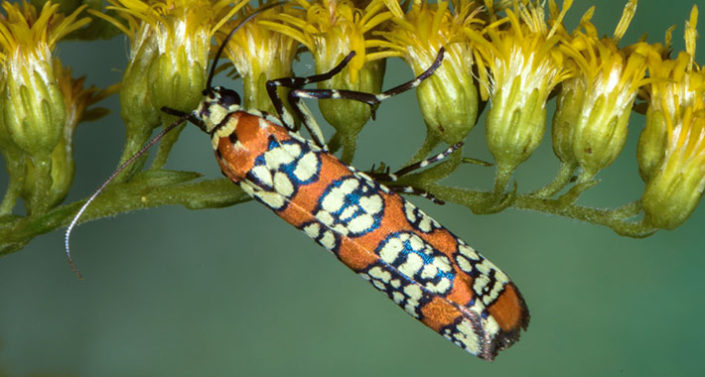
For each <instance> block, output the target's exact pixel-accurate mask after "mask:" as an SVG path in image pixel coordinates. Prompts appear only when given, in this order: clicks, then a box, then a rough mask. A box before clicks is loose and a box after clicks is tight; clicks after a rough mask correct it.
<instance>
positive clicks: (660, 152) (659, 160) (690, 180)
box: [638, 6, 705, 229]
mask: <svg viewBox="0 0 705 377" xmlns="http://www.w3.org/2000/svg"><path fill="white" fill-rule="evenodd" d="M697 17H698V10H697V7H696V6H693V10H692V12H691V14H690V20H689V21H688V22H687V23H686V32H685V41H686V51H685V52H681V53H680V54H679V55H678V57H677V58H676V59H675V60H668V59H664V58H662V57H661V55H660V54H658V53H654V54H652V55H651V56H650V61H649V72H650V75H651V85H650V86H649V87H648V89H647V94H648V98H649V108H648V110H647V113H646V127H645V128H644V131H643V132H642V134H641V137H640V140H639V148H638V161H639V168H640V172H641V175H642V177H643V178H644V180H645V181H646V188H645V191H644V195H643V196H642V204H643V206H644V211H645V213H646V216H645V219H644V220H645V222H646V223H647V224H649V225H650V226H653V227H658V228H664V229H673V228H675V227H677V226H679V225H680V224H682V223H683V222H684V221H685V220H686V219H687V218H688V217H689V216H690V214H691V213H692V212H693V211H694V210H695V208H696V206H697V204H698V202H699V201H700V198H701V197H702V194H703V190H704V189H705V69H703V67H701V66H698V64H696V63H695V61H694V57H695V38H696V35H697V31H696V26H697ZM667 40H670V38H668V37H667ZM669 47H670V46H668V43H667V46H666V48H667V49H668V48H669Z"/></svg>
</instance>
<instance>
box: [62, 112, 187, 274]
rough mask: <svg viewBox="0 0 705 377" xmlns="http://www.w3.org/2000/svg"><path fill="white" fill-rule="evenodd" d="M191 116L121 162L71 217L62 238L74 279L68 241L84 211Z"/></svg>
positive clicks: (183, 115)
mask: <svg viewBox="0 0 705 377" xmlns="http://www.w3.org/2000/svg"><path fill="white" fill-rule="evenodd" d="M190 116H191V114H189V113H182V115H181V117H180V118H179V119H177V120H176V121H174V123H172V124H170V125H168V126H167V127H166V128H164V129H163V130H162V131H161V132H159V133H158V134H157V135H156V136H155V137H153V138H152V139H151V140H150V141H149V142H147V144H145V145H144V146H143V147H142V148H141V149H140V150H139V151H137V153H135V154H133V155H132V156H131V157H130V158H128V159H127V161H125V162H123V163H122V164H120V166H118V167H117V169H115V171H114V172H113V173H112V174H111V175H110V177H108V179H106V180H105V181H104V182H103V183H102V184H101V185H100V187H98V189H97V190H95V192H93V194H92V195H91V196H90V197H89V198H88V200H86V202H85V203H83V206H81V209H79V210H78V212H77V213H76V215H75V216H74V217H73V219H72V220H71V223H70V224H69V226H68V228H66V235H65V236H64V246H65V248H66V258H67V259H68V262H69V266H71V270H72V271H73V273H74V274H76V277H78V278H79V279H83V276H82V275H81V272H80V271H79V270H78V267H76V263H74V261H73V258H72V257H71V247H70V245H69V240H70V239H71V232H73V228H75V227H76V224H78V220H79V219H80V218H81V216H82V215H83V213H84V212H86V209H88V206H90V204H91V203H92V202H93V201H94V200H95V199H96V198H97V197H98V196H99V195H100V194H101V193H102V192H103V190H105V188H106V187H107V186H108V185H109V184H110V182H112V181H113V180H114V179H115V177H117V176H118V174H120V172H122V171H123V170H125V169H126V168H127V167H128V166H130V165H131V164H132V163H133V162H135V160H136V159H137V158H139V157H140V156H142V155H143V154H145V153H147V151H148V150H149V148H151V147H152V146H153V145H154V144H156V143H157V142H158V141H159V140H161V138H162V137H164V135H166V134H167V133H168V132H169V131H171V130H173V129H174V128H176V126H178V125H180V124H181V123H183V122H185V121H186V120H188V119H189V117H190Z"/></svg>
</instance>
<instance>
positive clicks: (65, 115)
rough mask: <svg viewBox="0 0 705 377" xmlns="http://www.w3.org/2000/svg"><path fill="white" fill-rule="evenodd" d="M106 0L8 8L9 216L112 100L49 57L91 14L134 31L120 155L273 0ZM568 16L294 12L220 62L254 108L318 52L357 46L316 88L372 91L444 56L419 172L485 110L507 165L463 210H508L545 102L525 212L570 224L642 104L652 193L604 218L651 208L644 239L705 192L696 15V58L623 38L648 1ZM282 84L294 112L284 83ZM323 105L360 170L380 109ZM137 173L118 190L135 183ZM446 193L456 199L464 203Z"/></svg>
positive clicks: (642, 223) (45, 199)
mask: <svg viewBox="0 0 705 377" xmlns="http://www.w3.org/2000/svg"><path fill="white" fill-rule="evenodd" d="M108 3H109V4H108V6H107V7H106V9H105V11H99V10H96V9H91V10H90V11H87V12H86V11H84V7H79V8H77V9H75V10H74V11H73V12H71V13H70V14H69V15H68V16H63V15H61V14H59V13H57V8H58V6H57V5H56V4H52V3H51V2H47V3H46V4H45V5H44V7H43V8H42V9H41V10H39V11H38V10H37V9H36V8H35V7H34V6H32V5H30V4H29V3H26V2H24V1H23V2H22V3H20V4H14V3H10V2H6V1H4V2H3V3H2V7H3V8H4V11H5V16H4V17H1V18H0V66H1V69H2V71H1V74H2V76H1V78H0V83H1V87H0V89H1V93H2V97H1V98H0V112H1V114H2V117H1V118H0V149H1V151H2V153H3V155H4V157H5V160H6V162H7V167H8V171H9V172H10V178H11V179H10V186H9V188H8V190H7V192H6V194H5V198H4V199H3V202H2V205H1V206H0V216H1V215H7V214H10V213H12V211H13V208H14V207H15V204H16V202H17V201H18V199H19V198H23V199H24V201H25V204H26V207H27V213H28V214H35V213H44V212H47V211H48V210H50V209H51V208H53V207H54V206H56V205H57V204H58V203H59V202H60V201H61V200H62V199H63V197H64V196H65V195H66V192H67V190H68V188H69V187H70V183H71V178H72V175H73V160H72V157H71V138H72V134H73V130H74V128H75V125H76V123H78V122H79V121H80V120H82V119H84V118H85V116H84V115H85V111H86V108H87V107H88V106H90V105H92V104H93V103H95V102H96V101H97V100H99V99H101V98H103V97H104V96H105V95H107V94H108V93H110V92H111V91H110V90H109V91H107V92H103V91H99V90H97V89H95V88H91V89H87V90H86V89H83V81H81V80H75V79H72V78H71V77H70V71H69V70H68V69H66V68H63V67H62V66H61V63H60V62H59V61H58V60H56V59H55V58H54V57H53V56H52V50H53V48H54V46H55V45H56V43H57V42H58V41H59V40H60V39H62V38H64V37H66V36H67V35H69V34H71V33H76V32H80V30H81V29H82V28H84V27H85V25H86V24H88V23H89V22H90V19H89V17H88V16H89V15H90V16H93V17H94V18H95V21H96V22H98V21H101V22H107V23H109V24H110V25H113V26H114V27H115V28H116V29H118V30H120V31H121V32H123V33H124V34H125V35H127V36H128V38H129V55H130V56H129V57H130V59H129V64H128V66H127V68H126V69H125V72H124V75H123V79H122V82H121V83H120V100H121V114H122V117H123V119H124V122H125V126H126V130H127V144H126V146H125V149H124V152H123V156H122V159H123V160H126V159H127V158H129V157H130V156H131V155H132V154H134V152H135V151H137V150H138V149H139V148H140V147H141V146H142V145H143V144H144V143H145V141H146V140H147V139H148V138H149V136H150V135H151V133H152V131H153V130H154V128H155V127H158V126H159V125H160V124H162V123H164V122H169V121H171V120H173V116H172V115H168V114H165V113H164V112H162V111H161V108H162V107H163V106H168V107H169V108H172V109H178V110H181V111H184V112H188V111H190V110H192V109H193V108H195V107H196V105H197V104H198V102H199V101H200V100H201V98H202V90H203V89H204V88H205V87H206V84H207V83H206V81H207V77H208V72H209V67H210V63H211V60H212V58H213V53H214V52H215V50H216V49H217V47H218V45H219V44H220V43H222V41H223V40H224V39H225V36H226V35H227V34H228V32H229V31H231V30H233V28H234V27H235V26H236V25H239V24H240V21H241V20H242V19H244V18H245V17H247V16H248V15H249V14H251V13H252V12H254V11H255V10H256V9H258V8H259V7H261V6H264V5H273V4H274V2H272V1H267V2H260V3H259V4H258V5H256V6H255V5H253V4H250V2H249V1H248V0H152V1H147V0H109V1H108ZM571 5H572V0H564V1H563V2H562V4H560V6H559V4H557V3H556V1H555V0H548V3H547V4H546V1H536V0H521V1H520V0H505V1H493V0H439V1H435V2H427V1H421V0H412V1H408V2H400V1H397V0H290V1H283V2H282V3H281V4H277V5H276V6H273V7H272V8H271V9H269V10H267V11H265V12H263V13H261V14H258V16H257V17H256V18H254V19H252V20H250V21H249V22H248V23H247V24H246V25H244V26H243V27H242V28H240V29H238V31H237V33H235V34H234V35H233V36H232V38H231V39H230V40H229V42H228V44H227V45H226V46H225V49H224V55H225V56H227V57H228V58H229V59H230V60H231V63H232V67H234V69H235V70H236V71H237V75H238V76H239V77H241V78H242V80H243V86H244V95H243V98H244V105H245V106H246V107H252V108H257V109H261V110H265V111H269V112H273V111H274V108H273V106H272V103H271V101H270V99H269V97H268V94H267V92H266V90H265V83H266V82H267V81H268V80H272V79H275V78H280V77H288V76H292V75H293V70H292V64H293V62H294V60H295V59H296V58H297V57H298V56H299V55H300V54H302V53H305V52H308V53H310V54H311V56H312V57H313V62H314V64H315V68H314V70H315V73H323V72H327V71H329V70H330V69H331V68H332V67H334V66H336V65H338V64H339V63H340V62H341V61H342V60H343V59H344V58H345V57H346V56H348V55H349V54H350V53H351V52H355V56H354V57H353V58H352V59H351V60H350V62H349V64H348V65H347V66H346V67H345V68H344V69H343V70H342V72H340V73H339V74H337V75H335V76H334V77H333V78H332V79H330V80H326V81H322V82H319V83H317V84H316V85H318V88H319V89H328V88H334V89H344V90H348V91H358V92H366V93H379V92H380V91H381V89H382V81H383V77H384V73H385V61H386V59H388V58H394V57H399V58H401V59H403V60H404V61H405V62H406V63H407V64H408V65H409V66H410V68H411V70H412V71H413V72H414V73H415V74H417V75H418V74H420V73H421V72H423V71H424V70H426V69H427V68H428V67H429V66H430V65H431V64H432V62H433V61H434V59H435V58H436V56H437V54H438V51H439V50H440V49H441V48H442V47H443V48H444V49H445V51H446V54H445V58H444V60H443V61H442V63H441V66H440V67H439V68H438V69H437V70H436V71H435V72H434V74H433V75H432V76H431V77H430V78H429V79H427V80H426V81H424V82H423V83H422V84H421V85H420V86H419V88H418V89H417V99H418V106H419V108H420V110H421V113H422V116H423V119H424V122H425V124H426V127H427V137H426V140H425V142H424V143H423V146H422V148H421V150H420V151H419V153H417V154H416V156H414V157H413V158H412V161H417V160H419V159H421V158H423V157H425V156H427V155H428V154H429V153H430V152H431V151H432V149H433V148H434V146H436V145H437V144H439V143H445V144H455V143H458V142H462V141H465V140H466V139H467V137H468V134H469V133H470V132H471V130H473V128H474V127H475V124H476V123H477V120H478V118H479V115H480V113H481V112H482V111H484V110H485V109H486V121H485V131H486V141H487V145H488V147H489V150H490V152H491V153H492V155H493V157H494V159H495V161H494V162H495V165H496V169H497V172H496V178H495V182H494V189H493V190H491V191H488V192H472V195H470V194H469V196H468V198H464V200H463V201H461V200H456V201H461V202H463V203H469V202H472V201H473V200H475V202H473V203H472V205H470V204H467V205H468V206H469V207H471V208H473V210H476V211H477V212H482V211H485V212H489V211H493V210H499V209H502V208H504V207H506V206H511V205H512V203H513V200H514V199H515V195H516V193H512V192H507V187H508V186H509V184H510V182H511V179H512V177H513V174H514V172H515V170H516V169H517V168H519V167H520V165H521V164H522V163H523V162H524V161H526V160H527V159H528V158H530V156H531V155H532V153H533V152H534V150H535V149H536V148H537V147H538V145H539V144H540V143H541V142H542V141H543V139H544V134H545V133H546V129H547V124H546V123H547V117H548V114H547V104H548V103H549V101H551V100H552V98H554V97H555V99H556V102H555V103H556V112H555V114H554V115H553V118H552V122H551V123H552V129H551V136H552V144H553V150H554V152H555V154H556V156H557V157H558V159H559V160H560V162H561V164H562V167H561V170H560V172H559V174H558V175H557V176H556V178H555V179H554V181H553V182H551V183H550V184H548V185H547V186H545V187H544V188H542V189H540V190H538V191H535V192H533V193H530V194H526V195H525V196H524V197H523V199H522V200H523V201H522V203H523V204H522V206H523V207H522V208H534V209H537V210H540V211H545V212H550V213H555V214H559V215H566V216H573V217H576V218H583V219H587V220H588V221H589V219H590V216H587V215H586V216H582V217H581V216H578V215H576V214H579V213H580V211H581V207H578V206H575V204H574V202H575V200H576V199H577V197H578V196H579V195H580V194H581V193H582V192H583V191H584V190H587V189H589V187H591V186H592V185H594V184H596V182H598V181H597V178H596V177H597V176H598V175H599V173H600V171H601V170H603V169H605V168H607V167H608V166H609V165H610V164H612V163H613V162H614V161H615V159H616V158H617V157H618V156H619V155H620V154H621V153H622V149H623V147H624V145H625V140H626V139H627V135H628V133H629V131H628V129H629V128H630V127H629V124H630V120H632V122H631V123H634V121H633V118H632V117H631V115H632V112H633V111H634V109H635V108H640V109H644V112H645V114H646V125H645V127H644V129H643V131H642V133H641V137H640V141H639V149H638V153H637V159H638V162H639V168H640V174H641V176H642V178H643V180H644V182H645V191H644V194H643V197H642V198H641V199H640V200H639V201H637V202H636V203H637V204H636V205H635V206H633V208H636V209H637V210H636V211H634V212H633V213H630V214H629V216H625V214H624V213H621V214H620V215H619V216H621V217H615V218H614V219H612V220H614V221H612V220H610V221H611V222H610V221H607V222H605V225H608V226H612V227H613V228H615V227H616V226H615V225H614V224H616V223H618V222H619V221H621V219H625V218H626V219H628V218H629V217H633V216H636V215H639V214H641V215H642V219H641V220H638V221H637V224H638V229H639V230H638V231H635V232H634V234H646V233H649V232H651V231H653V230H655V229H657V228H665V229H672V228H674V227H677V226H678V225H680V224H681V223H682V222H683V221H685V220H686V219H687V217H688V216H689V215H690V214H691V213H692V212H693V210H694V209H695V207H696V206H697V204H698V203H699V201H700V199H701V197H702V194H703V190H704V189H705V115H704V114H705V70H704V69H703V68H702V66H700V65H698V63H697V62H696V61H695V47H696V43H695V42H696V36H697V30H696V25H697V17H698V12H697V7H695V6H693V10H692V13H691V15H690V18H689V19H688V21H687V23H686V32H685V40H686V51H683V52H680V53H677V54H675V58H673V57H671V56H670V50H671V45H670V41H671V34H670V33H671V32H670V31H669V32H668V33H667V38H666V41H665V43H664V44H649V43H647V42H646V41H645V40H641V41H637V42H636V43H633V44H625V43H624V42H623V40H622V39H623V37H624V35H625V32H626V30H627V28H628V27H629V24H630V22H631V20H632V19H633V18H634V17H635V15H637V13H636V12H637V0H626V4H625V7H624V11H623V14H622V17H621V19H620V21H619V22H618V24H617V25H616V27H615V28H614V31H613V32H612V33H611V35H608V36H603V35H605V33H604V31H598V30H597V29H596V27H595V25H594V24H593V23H592V21H591V20H592V17H593V15H594V13H595V8H594V7H593V8H591V9H589V10H588V11H587V12H586V13H585V14H584V15H583V16H582V18H581V19H580V22H579V24H578V25H577V27H576V28H575V29H574V30H569V28H567V27H566V26H565V25H564V19H565V16H566V14H567V12H569V11H570V7H571ZM84 37H85V36H84ZM220 68H222V67H220ZM220 68H219V70H218V71H220ZM310 74H313V72H312V73H310ZM278 90H279V95H280V96H281V98H283V99H284V101H285V102H286V98H287V97H286V95H287V90H286V89H285V88H279V89H278ZM640 101H641V102H640ZM635 103H639V106H636V105H635ZM319 105H320V109H321V113H322V115H323V117H324V118H325V119H326V121H327V122H328V123H329V124H330V125H331V126H332V127H333V128H334V129H335V131H336V134H335V135H334V136H333V138H332V140H331V141H330V149H331V150H333V151H336V150H337V149H340V148H342V156H341V158H342V160H344V161H347V162H350V161H351V160H352V159H353V157H354V153H355V152H356V151H357V149H358V148H357V147H356V141H357V135H358V133H359V132H360V130H361V129H362V127H363V126H364V125H365V124H366V123H368V121H369V119H370V117H371V116H372V115H374V110H375V109H372V108H370V107H369V105H367V104H365V103H361V102H358V101H353V100H349V99H347V100H346V99H342V100H341V99H326V100H322V101H319ZM287 106H288V104H287ZM638 126H639V125H638V124H637V125H634V124H632V126H631V128H632V130H635V128H634V127H638ZM400 132H404V131H403V130H400ZM177 135H178V132H175V133H173V134H172V135H171V136H168V137H166V138H165V139H163V140H162V141H161V142H160V150H159V152H158V153H157V157H156V159H155V160H154V162H153V166H152V168H153V169H157V170H158V169H160V168H161V167H162V166H163V164H164V162H165V161H166V158H167V156H168V154H169V151H170V148H171V145H172V144H173V142H174V141H175V140H176V138H177ZM458 161H459V159H458ZM142 163H143V161H142V162H139V161H138V163H137V164H135V166H134V167H133V168H132V169H131V170H128V171H125V172H123V174H122V177H120V178H119V179H118V180H119V181H126V182H129V181H130V179H131V177H132V176H133V175H134V174H136V173H137V172H139V171H140V170H141V168H142V165H141V164H142ZM454 166H457V164H456V165H454ZM444 174H446V173H443V174H437V176H440V175H444ZM411 183H412V184H413V183H414V182H413V181H412V182H411ZM417 183H418V185H419V186H423V187H420V188H422V189H429V190H430V191H431V193H432V194H434V195H436V196H439V197H442V196H443V191H442V190H438V191H437V192H433V189H434V187H435V188H438V187H440V186H433V185H430V184H428V182H425V181H423V182H422V181H418V182H417ZM561 193H563V194H561ZM453 195H455V196H453ZM453 195H450V196H448V197H446V198H445V199H447V200H455V199H457V198H458V196H457V195H458V194H457V193H456V194H453ZM473 198H474V199H473ZM478 198H479V199H478ZM465 199H466V200H465ZM527 203H528V204H527ZM531 203H536V205H535V206H533V207H531ZM483 206H484V207H483ZM566 208H570V211H567V210H566ZM592 218H594V216H593V217H592ZM603 218H609V216H607V215H605V216H603ZM633 224H634V222H633ZM618 231H619V230H618ZM620 232H621V231H620ZM624 233H627V232H626V231H625V232H624Z"/></svg>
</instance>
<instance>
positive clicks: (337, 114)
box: [318, 57, 385, 138]
mask: <svg viewBox="0 0 705 377" xmlns="http://www.w3.org/2000/svg"><path fill="white" fill-rule="evenodd" d="M341 60H342V57H341ZM384 71H385V61H384V60H375V61H371V62H367V63H365V64H364V65H363V66H362V68H360V70H359V71H358V72H357V81H355V82H352V81H350V80H349V75H347V74H345V70H343V73H341V74H339V75H336V76H334V77H333V78H332V79H330V80H326V81H323V82H321V83H319V85H318V88H320V89H338V90H341V89H342V90H352V91H357V92H365V93H379V92H380V91H381V90H382V80H383V78H384ZM318 107H319V108H320V110H321V114H322V115H323V118H325V120H326V122H328V123H329V124H330V125H331V126H333V128H335V130H336V131H338V132H339V133H340V134H341V136H342V137H343V138H355V137H357V134H359V133H360V131H362V127H363V126H364V125H365V124H367V121H368V120H369V119H370V117H371V116H372V109H371V108H370V106H369V105H368V104H366V103H362V102H360V101H355V100H338V99H329V100H321V101H319V103H318Z"/></svg>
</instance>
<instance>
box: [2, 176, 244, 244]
mask: <svg viewBox="0 0 705 377" xmlns="http://www.w3.org/2000/svg"><path fill="white" fill-rule="evenodd" d="M198 177H199V174H198V173H192V172H175V171H163V170H159V171H148V172H144V173H141V174H139V175H137V176H135V178H134V179H132V180H131V181H129V182H125V183H119V184H114V185H112V186H110V187H109V188H108V189H106V190H105V191H104V192H103V193H102V194H101V195H100V196H99V197H98V198H96V200H95V201H94V202H93V203H92V204H91V206H90V207H88V209H87V210H86V212H85V213H84V214H83V217H82V218H81V221H80V222H81V223H83V222H86V221H90V220H95V219H99V218H103V217H108V216H115V215H118V214H120V213H125V212H131V211H134V210H138V209H146V208H153V207H159V206H162V205H172V204H181V205H183V206H185V207H186V208H189V209H200V208H216V207H225V206H230V205H233V204H237V203H241V202H244V201H247V200H249V199H250V197H249V196H248V195H247V194H245V192H243V191H242V190H241V189H240V188H239V187H238V186H236V185H234V184H233V183H232V181H230V180H229V179H226V178H222V179H215V180H205V181H197V182H193V180H194V179H196V178H198ZM83 203H84V201H79V202H75V203H71V204H66V205H63V206H59V207H56V208H54V209H52V210H51V211H49V212H47V213H45V214H41V215H37V216H32V217H17V218H14V219H13V220H11V221H8V222H3V223H0V255H4V254H9V253H13V252H15V251H18V250H20V249H21V248H22V247H24V245H26V244H27V243H28V242H29V241H30V240H31V239H32V238H34V237H36V236H38V235H40V234H43V233H48V232H51V231H53V230H55V229H57V228H59V227H61V226H65V225H68V223H69V222H70V221H71V219H72V218H73V216H74V215H75V214H76V212H77V211H78V209H79V208H80V206H81V205H83Z"/></svg>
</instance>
